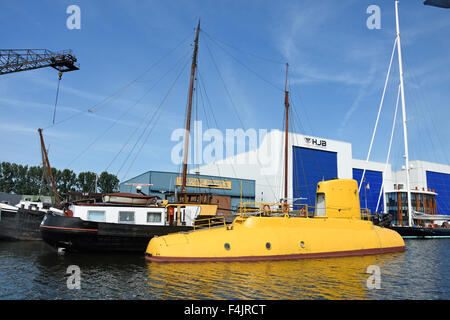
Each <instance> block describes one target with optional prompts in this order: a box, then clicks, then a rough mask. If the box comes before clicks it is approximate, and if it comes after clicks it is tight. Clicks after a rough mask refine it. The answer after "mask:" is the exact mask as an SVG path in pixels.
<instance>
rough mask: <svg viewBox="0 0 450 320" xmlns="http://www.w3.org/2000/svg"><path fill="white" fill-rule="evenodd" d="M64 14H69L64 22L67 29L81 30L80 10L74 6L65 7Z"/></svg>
mask: <svg viewBox="0 0 450 320" xmlns="http://www.w3.org/2000/svg"><path fill="white" fill-rule="evenodd" d="M66 13H67V14H70V16H69V17H67V20H66V26H67V29H69V30H73V29H81V9H80V7H79V6H77V5H76V4H72V5H70V6H68V7H67V9H66Z"/></svg>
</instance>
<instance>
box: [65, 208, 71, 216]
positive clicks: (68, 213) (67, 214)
mask: <svg viewBox="0 0 450 320" xmlns="http://www.w3.org/2000/svg"><path fill="white" fill-rule="evenodd" d="M64 216H66V217H73V211H72V210H69V209H67V210H65V211H64Z"/></svg>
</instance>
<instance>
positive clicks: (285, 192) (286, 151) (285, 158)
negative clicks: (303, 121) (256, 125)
mask: <svg viewBox="0 0 450 320" xmlns="http://www.w3.org/2000/svg"><path fill="white" fill-rule="evenodd" d="M288 68H289V64H288V63H286V81H285V84H284V106H285V109H286V126H285V127H286V131H285V133H284V203H287V197H288V154H289V148H288V134H289V130H288V129H289V127H288V126H289V91H287V75H288Z"/></svg>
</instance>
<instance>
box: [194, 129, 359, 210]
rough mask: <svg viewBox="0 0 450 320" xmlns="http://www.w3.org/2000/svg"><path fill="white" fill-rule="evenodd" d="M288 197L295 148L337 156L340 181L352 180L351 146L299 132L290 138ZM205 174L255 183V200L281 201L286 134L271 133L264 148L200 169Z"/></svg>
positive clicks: (262, 143)
mask: <svg viewBox="0 0 450 320" xmlns="http://www.w3.org/2000/svg"><path fill="white" fill-rule="evenodd" d="M288 141H289V148H288V152H289V155H288V198H292V197H293V190H292V188H293V187H292V183H293V178H292V172H293V163H292V161H293V156H292V149H293V146H297V147H305V148H311V149H316V150H323V151H331V152H336V153H337V172H338V178H342V179H352V176H353V172H352V165H351V164H352V148H351V144H350V143H347V142H341V141H336V140H331V139H324V138H318V137H312V136H307V135H302V134H297V133H289V135H288ZM195 171H199V172H200V174H204V175H218V176H228V177H235V178H243V179H253V180H255V189H256V190H255V200H256V201H264V202H278V201H279V200H280V199H281V198H283V197H284V132H282V131H280V130H272V131H270V132H269V133H268V134H267V135H266V136H265V137H264V139H263V140H262V142H261V144H260V146H259V147H258V148H257V149H255V150H251V151H248V152H244V153H241V154H238V155H234V156H231V157H228V158H225V159H222V160H218V161H215V162H213V163H209V164H206V165H204V166H200V167H199V168H196V169H195Z"/></svg>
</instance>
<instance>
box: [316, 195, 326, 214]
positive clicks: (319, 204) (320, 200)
mask: <svg viewBox="0 0 450 320" xmlns="http://www.w3.org/2000/svg"><path fill="white" fill-rule="evenodd" d="M316 216H318V217H325V193H317V197H316Z"/></svg>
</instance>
